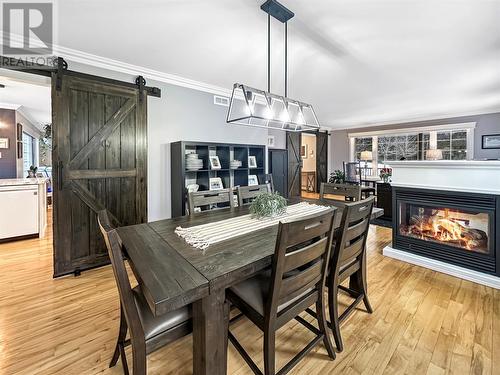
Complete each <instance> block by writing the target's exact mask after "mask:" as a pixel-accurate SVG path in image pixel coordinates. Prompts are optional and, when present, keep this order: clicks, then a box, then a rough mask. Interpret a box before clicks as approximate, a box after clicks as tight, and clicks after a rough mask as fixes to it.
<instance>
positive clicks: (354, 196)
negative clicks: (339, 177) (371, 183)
mask: <svg viewBox="0 0 500 375" xmlns="http://www.w3.org/2000/svg"><path fill="white" fill-rule="evenodd" d="M361 191H362V187H361V186H359V185H351V184H337V183H331V182H322V183H321V185H320V189H319V197H320V199H332V198H328V197H325V196H326V195H337V196H342V197H344V200H346V201H356V202H357V201H360V200H361Z"/></svg>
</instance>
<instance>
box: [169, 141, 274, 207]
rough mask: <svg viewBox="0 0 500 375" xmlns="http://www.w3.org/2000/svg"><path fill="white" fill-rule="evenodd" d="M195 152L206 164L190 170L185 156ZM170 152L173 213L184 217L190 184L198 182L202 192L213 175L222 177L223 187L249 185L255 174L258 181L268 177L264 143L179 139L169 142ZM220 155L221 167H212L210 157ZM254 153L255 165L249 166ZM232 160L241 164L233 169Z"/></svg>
mask: <svg viewBox="0 0 500 375" xmlns="http://www.w3.org/2000/svg"><path fill="white" fill-rule="evenodd" d="M191 153H196V154H198V158H199V159H201V160H202V162H203V166H202V167H201V168H200V169H198V170H195V171H193V170H188V169H187V166H186V155H187V154H191ZM170 155H171V159H170V160H171V197H172V204H171V214H172V217H178V216H183V215H185V214H186V208H187V186H188V185H190V184H197V185H199V191H204V190H210V183H209V182H210V178H213V177H220V179H221V180H222V184H223V187H224V188H235V187H237V186H247V185H248V176H249V175H256V176H257V179H258V181H259V183H262V182H263V181H264V178H265V173H266V172H265V171H266V169H265V168H266V147H265V146H263V145H245V144H232V143H208V142H191V141H178V142H173V143H171V144H170ZM215 155H217V156H218V158H219V162H220V169H212V168H211V165H210V157H211V156H215ZM250 156H254V157H255V160H256V162H257V166H256V168H249V163H248V159H249V157H250ZM231 160H240V161H241V162H242V165H241V167H239V168H237V169H232V168H231V167H230V162H231Z"/></svg>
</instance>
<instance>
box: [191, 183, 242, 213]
mask: <svg viewBox="0 0 500 375" xmlns="http://www.w3.org/2000/svg"><path fill="white" fill-rule="evenodd" d="M233 196H234V192H233V189H220V190H205V191H197V192H191V193H189V195H188V206H189V214H190V215H194V214H196V212H195V208H197V207H200V208H201V207H210V205H216V204H219V203H227V204H229V207H234V198H233Z"/></svg>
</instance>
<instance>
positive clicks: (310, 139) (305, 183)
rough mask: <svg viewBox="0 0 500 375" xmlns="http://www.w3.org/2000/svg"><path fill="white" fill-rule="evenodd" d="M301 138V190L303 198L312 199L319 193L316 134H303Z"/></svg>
mask: <svg viewBox="0 0 500 375" xmlns="http://www.w3.org/2000/svg"><path fill="white" fill-rule="evenodd" d="M301 137H302V140H301V146H300V157H301V159H302V172H301V174H300V190H301V195H302V196H303V197H311V196H314V195H315V194H316V193H317V170H316V157H317V148H316V134H312V133H302V134H301Z"/></svg>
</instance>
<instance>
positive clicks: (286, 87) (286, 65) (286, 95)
mask: <svg viewBox="0 0 500 375" xmlns="http://www.w3.org/2000/svg"><path fill="white" fill-rule="evenodd" d="M285 97H288V22H285Z"/></svg>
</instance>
